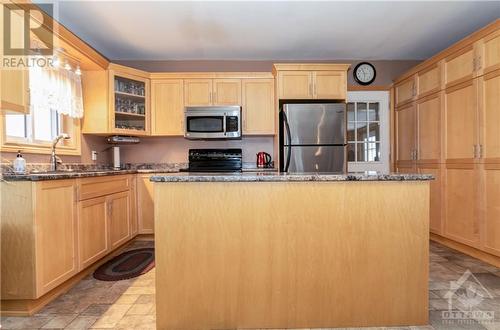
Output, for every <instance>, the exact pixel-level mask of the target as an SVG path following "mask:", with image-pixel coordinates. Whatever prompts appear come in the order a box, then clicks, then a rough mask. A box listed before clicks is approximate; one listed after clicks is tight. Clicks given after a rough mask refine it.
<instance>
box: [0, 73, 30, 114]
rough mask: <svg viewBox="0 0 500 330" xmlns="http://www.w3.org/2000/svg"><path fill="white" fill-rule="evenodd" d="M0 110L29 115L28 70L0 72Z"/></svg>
mask: <svg viewBox="0 0 500 330" xmlns="http://www.w3.org/2000/svg"><path fill="white" fill-rule="evenodd" d="M0 77H1V82H0V86H1V93H0V95H1V97H2V100H1V101H2V103H1V109H2V110H7V111H15V112H20V113H29V112H30V109H29V77H28V70H6V69H3V68H2V70H1V72H0Z"/></svg>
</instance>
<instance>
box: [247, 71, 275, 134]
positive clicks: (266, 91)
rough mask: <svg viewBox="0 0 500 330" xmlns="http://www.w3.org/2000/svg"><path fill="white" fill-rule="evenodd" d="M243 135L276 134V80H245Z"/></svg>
mask: <svg viewBox="0 0 500 330" xmlns="http://www.w3.org/2000/svg"><path fill="white" fill-rule="evenodd" d="M242 94H243V95H242V105H243V106H242V111H243V134H244V135H266V134H270V135H272V134H275V126H274V118H275V110H274V109H275V100H274V79H243V87H242Z"/></svg>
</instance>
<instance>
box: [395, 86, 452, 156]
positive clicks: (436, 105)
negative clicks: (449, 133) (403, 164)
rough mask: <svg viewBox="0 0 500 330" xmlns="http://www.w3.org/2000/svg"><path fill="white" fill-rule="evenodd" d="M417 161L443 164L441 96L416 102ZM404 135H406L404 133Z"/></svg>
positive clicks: (432, 96) (431, 96)
mask: <svg viewBox="0 0 500 330" xmlns="http://www.w3.org/2000/svg"><path fill="white" fill-rule="evenodd" d="M416 107H417V109H416V111H417V142H418V152H417V159H418V162H419V163H440V162H441V108H442V104H441V94H440V93H436V94H433V95H429V96H428V97H425V98H422V99H420V100H418V101H417V102H416ZM403 134H405V133H404V132H403Z"/></svg>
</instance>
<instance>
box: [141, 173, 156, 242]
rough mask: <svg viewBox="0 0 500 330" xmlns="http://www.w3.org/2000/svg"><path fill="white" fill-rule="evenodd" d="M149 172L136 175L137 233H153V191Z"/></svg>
mask: <svg viewBox="0 0 500 330" xmlns="http://www.w3.org/2000/svg"><path fill="white" fill-rule="evenodd" d="M150 177H151V174H138V175H137V223H138V226H139V234H153V233H154V228H155V221H154V213H155V212H154V203H153V198H154V191H153V183H152V182H151V181H149V178H150Z"/></svg>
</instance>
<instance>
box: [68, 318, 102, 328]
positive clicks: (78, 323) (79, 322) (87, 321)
mask: <svg viewBox="0 0 500 330" xmlns="http://www.w3.org/2000/svg"><path fill="white" fill-rule="evenodd" d="M96 320H97V316H78V317H76V318H75V319H74V320H73V321H72V322H71V323H70V324H68V326H67V327H66V328H65V329H75V330H76V329H78V330H83V329H90V327H91V326H92V325H93V324H94V323H95V321H96Z"/></svg>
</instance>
